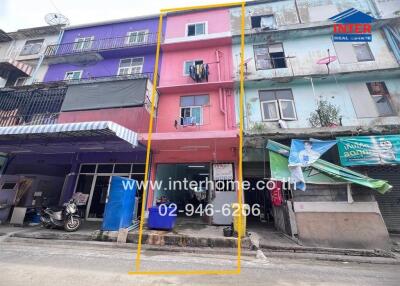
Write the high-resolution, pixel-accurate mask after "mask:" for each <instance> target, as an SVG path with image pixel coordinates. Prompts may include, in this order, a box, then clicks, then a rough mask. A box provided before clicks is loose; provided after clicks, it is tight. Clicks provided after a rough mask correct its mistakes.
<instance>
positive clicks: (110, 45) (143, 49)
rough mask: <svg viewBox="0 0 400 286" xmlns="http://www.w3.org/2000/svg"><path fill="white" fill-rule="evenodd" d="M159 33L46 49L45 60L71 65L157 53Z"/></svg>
mask: <svg viewBox="0 0 400 286" xmlns="http://www.w3.org/2000/svg"><path fill="white" fill-rule="evenodd" d="M157 40H158V33H145V34H140V35H136V37H132V36H123V37H113V38H103V39H93V40H86V41H82V42H70V43H63V44H58V45H50V46H48V47H47V48H46V51H45V59H46V61H47V62H48V63H51V64H57V63H71V62H84V61H93V60H101V59H104V58H112V57H116V56H118V57H120V56H128V55H129V56H132V55H135V54H138V55H139V54H143V53H149V52H155V51H156V46H157Z"/></svg>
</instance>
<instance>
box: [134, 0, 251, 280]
mask: <svg viewBox="0 0 400 286" xmlns="http://www.w3.org/2000/svg"><path fill="white" fill-rule="evenodd" d="M245 5H246V2H245V1H242V2H231V3H222V4H213V5H202V6H190V7H180V8H166V9H161V10H160V17H159V22H158V35H157V50H156V60H155V66H154V76H153V88H152V93H151V108H150V122H149V129H148V137H147V147H146V168H145V176H144V186H147V184H148V177H149V169H150V151H151V138H152V132H153V118H154V109H155V108H154V105H155V97H156V93H157V84H158V83H157V78H158V65H159V59H160V48H161V35H162V23H163V14H164V13H167V12H179V11H187V10H202V9H212V8H220V7H221V8H222V7H232V6H241V29H240V96H239V150H238V151H239V166H238V168H239V170H238V173H239V174H238V181H239V186H238V203H239V206H241V205H242V203H243V189H242V181H243V169H242V166H243V164H242V161H243V152H242V150H243V99H244V24H245ZM147 190H148V187H146V188H144V190H143V198H147ZM145 203H146V202H145V201H143V204H142V209H141V213H140V225H139V240H138V249H137V253H136V260H135V268H136V270H135V271H129V272H128V274H129V275H216V274H219V275H234V274H240V271H241V253H242V248H241V246H242V234H241V230H242V224H243V222H242V219H243V218H242V216H241V215H239V220H238V224H239V233H238V244H237V268H236V269H228V270H175V271H140V256H141V250H142V237H143V225H144V214H145V207H146V206H145ZM239 213H242V212H239Z"/></svg>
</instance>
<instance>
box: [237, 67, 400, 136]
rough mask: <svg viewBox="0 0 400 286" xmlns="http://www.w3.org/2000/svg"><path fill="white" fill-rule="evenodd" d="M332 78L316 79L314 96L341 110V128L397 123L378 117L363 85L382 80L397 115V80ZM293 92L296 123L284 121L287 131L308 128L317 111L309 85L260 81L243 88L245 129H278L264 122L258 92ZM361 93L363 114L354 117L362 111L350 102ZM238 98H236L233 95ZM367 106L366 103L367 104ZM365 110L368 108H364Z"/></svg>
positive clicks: (394, 118)
mask: <svg viewBox="0 0 400 286" xmlns="http://www.w3.org/2000/svg"><path fill="white" fill-rule="evenodd" d="M333 80H334V79H333V78H332V77H330V78H327V79H315V80H314V88H315V95H316V97H317V98H319V99H325V100H327V101H329V102H330V103H332V104H334V105H336V106H337V107H339V109H340V114H341V116H342V123H343V125H344V126H373V125H386V124H399V123H400V118H399V116H389V117H378V116H377V115H376V111H375V113H374V112H373V111H374V103H373V99H372V97H371V96H370V95H369V91H368V89H367V86H366V82H372V81H383V82H385V84H386V87H387V89H388V91H389V94H390V96H391V100H392V101H391V102H392V106H393V107H394V109H395V111H396V112H397V114H400V113H399V112H400V80H399V79H398V78H395V77H390V76H388V75H387V74H386V75H381V76H379V75H378V74H376V75H375V76H374V75H365V76H364V78H362V79H344V80H341V79H340V78H338V79H337V82H336V81H333ZM286 88H289V89H291V90H292V93H293V98H294V102H295V108H296V113H297V120H294V121H286V123H287V126H288V128H306V127H311V125H310V123H309V121H308V118H309V117H310V114H311V113H312V112H314V111H315V110H316V108H317V103H316V98H315V97H314V95H313V90H312V86H311V83H310V82H309V81H308V82H307V81H306V80H303V82H296V83H287V84H283V83H274V82H268V83H267V82H264V83H262V82H260V83H254V84H249V85H247V86H246V87H245V102H246V105H245V120H244V121H245V124H246V128H247V129H251V128H252V126H254V124H255V123H262V124H263V125H264V126H265V127H266V128H270V129H271V128H272V129H274V128H279V127H278V124H277V122H263V121H262V115H261V105H260V100H259V90H273V89H286ZM355 92H357V93H361V94H362V96H365V100H363V103H364V104H365V107H366V108H365V113H364V114H363V115H361V114H357V112H356V111H357V110H360V109H362V108H361V107H360V106H359V105H358V102H355V101H354V99H352V93H355ZM236 97H237V96H236ZM367 103H369V104H368V105H367ZM367 107H368V108H367Z"/></svg>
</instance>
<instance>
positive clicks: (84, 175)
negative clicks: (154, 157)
mask: <svg viewBox="0 0 400 286" xmlns="http://www.w3.org/2000/svg"><path fill="white" fill-rule="evenodd" d="M113 176H118V177H125V178H131V179H135V180H137V181H138V182H139V186H142V184H140V182H141V181H143V179H144V164H140V163H133V164H82V165H81V169H80V173H79V176H78V180H77V183H76V188H75V193H77V192H80V193H83V194H86V195H88V196H89V198H88V200H87V203H86V206H85V209H84V210H82V212H84V216H85V219H86V220H88V221H101V220H102V219H103V216H104V210H105V205H106V203H107V198H108V194H109V191H110V183H111V178H112V177H113ZM142 194H143V189H142V188H140V189H138V191H137V198H136V201H137V202H138V205H137V207H136V206H135V207H136V210H135V212H136V211H137V209H139V208H140V205H141V202H142Z"/></svg>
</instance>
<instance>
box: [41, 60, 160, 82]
mask: <svg viewBox="0 0 400 286" xmlns="http://www.w3.org/2000/svg"><path fill="white" fill-rule="evenodd" d="M134 57H136V56H134ZM138 57H142V56H141V55H140V56H138ZM143 57H144V63H143V70H142V72H143V73H152V72H153V71H154V62H155V54H146V55H143ZM122 58H129V56H126V57H117V58H110V59H105V60H102V61H99V62H97V63H95V64H92V65H85V66H82V65H78V64H56V65H51V66H50V67H49V69H48V71H47V73H46V76H45V78H44V81H46V82H48V81H59V80H64V78H65V73H66V72H69V71H79V70H82V71H83V73H82V78H90V77H103V76H116V75H117V74H118V67H119V62H120V60H121V59H122Z"/></svg>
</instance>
